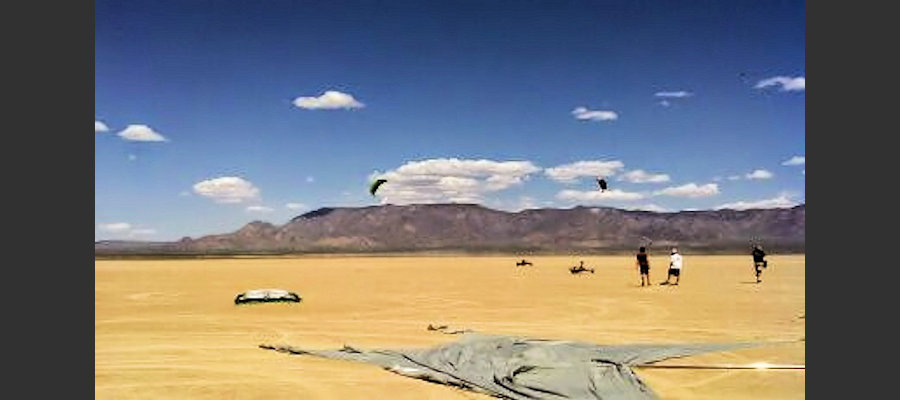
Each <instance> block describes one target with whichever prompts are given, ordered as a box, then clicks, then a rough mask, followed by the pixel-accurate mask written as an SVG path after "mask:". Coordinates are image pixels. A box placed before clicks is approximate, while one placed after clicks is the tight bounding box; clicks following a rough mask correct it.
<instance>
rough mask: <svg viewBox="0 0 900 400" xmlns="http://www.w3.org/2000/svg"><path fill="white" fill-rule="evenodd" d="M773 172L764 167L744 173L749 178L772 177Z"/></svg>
mask: <svg viewBox="0 0 900 400" xmlns="http://www.w3.org/2000/svg"><path fill="white" fill-rule="evenodd" d="M772 176H773V175H772V173H771V172H769V171H766V170H764V169H757V170H755V171H753V172H751V173H749V174H746V175H744V177H745V178H747V179H771V178H772Z"/></svg>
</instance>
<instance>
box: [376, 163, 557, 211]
mask: <svg viewBox="0 0 900 400" xmlns="http://www.w3.org/2000/svg"><path fill="white" fill-rule="evenodd" d="M538 171H540V168H539V167H537V166H535V165H534V164H532V163H531V162H530V161H492V160H465V159H457V158H438V159H429V160H423V161H411V162H407V163H406V164H403V165H401V166H400V167H399V168H397V169H395V170H392V171H388V172H385V173H378V172H375V173H373V174H372V175H371V176H370V177H369V178H370V180H374V179H376V178H382V179H387V183H385V184H384V185H382V186H381V187H380V188H379V189H378V192H377V196H379V197H381V202H382V203H383V204H386V203H390V204H410V203H440V202H456V203H480V202H482V199H483V197H482V196H483V195H484V194H485V193H489V192H496V191H501V190H505V189H508V188H510V187H513V186H516V185H519V184H521V183H522V182H523V181H524V180H526V179H528V177H529V175H530V174H533V173H535V172H538Z"/></svg>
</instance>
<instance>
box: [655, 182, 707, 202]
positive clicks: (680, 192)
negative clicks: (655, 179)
mask: <svg viewBox="0 0 900 400" xmlns="http://www.w3.org/2000/svg"><path fill="white" fill-rule="evenodd" d="M653 194H654V195H657V196H658V195H666V196H676V197H691V198H696V197H707V196H714V195H717V194H719V185H717V184H715V183H707V184H705V185H702V186H698V185H697V184H696V183H693V182H691V183H688V184H686V185H681V186H672V187H667V188H665V189H662V190H658V191H656V192H654V193H653Z"/></svg>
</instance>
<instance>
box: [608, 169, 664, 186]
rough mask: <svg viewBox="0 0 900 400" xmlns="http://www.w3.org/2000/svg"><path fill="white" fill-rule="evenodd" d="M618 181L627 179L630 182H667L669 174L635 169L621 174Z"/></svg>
mask: <svg viewBox="0 0 900 400" xmlns="http://www.w3.org/2000/svg"><path fill="white" fill-rule="evenodd" d="M619 180H620V181H627V182H631V183H661V182H668V181H669V175H667V174H653V173H649V172H646V171H644V170H642V169H636V170H633V171H628V172H626V173H624V174H622V176H621V177H619Z"/></svg>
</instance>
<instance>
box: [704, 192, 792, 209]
mask: <svg viewBox="0 0 900 400" xmlns="http://www.w3.org/2000/svg"><path fill="white" fill-rule="evenodd" d="M796 205H797V202H796V201H793V200H791V198H790V196H788V195H786V194H781V195H778V196H777V197H774V198H771V199H765V200H754V201H737V202H734V203H726V204H722V205H720V206H718V207H716V209H717V210H721V209H726V208H727V209H731V210H750V209H760V208H788V207H793V206H796Z"/></svg>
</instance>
